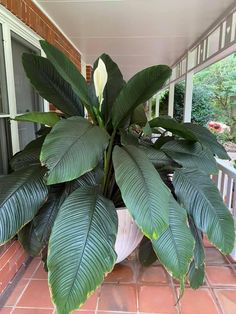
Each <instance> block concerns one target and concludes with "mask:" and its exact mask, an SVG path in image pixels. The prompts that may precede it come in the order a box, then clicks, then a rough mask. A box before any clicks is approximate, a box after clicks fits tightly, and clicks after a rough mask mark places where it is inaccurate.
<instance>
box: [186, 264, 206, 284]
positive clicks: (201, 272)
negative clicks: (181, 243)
mask: <svg viewBox="0 0 236 314" xmlns="http://www.w3.org/2000/svg"><path fill="white" fill-rule="evenodd" d="M188 275H189V282H190V287H191V288H192V289H198V288H199V287H201V286H202V285H203V283H204V278H205V264H202V265H200V266H199V267H196V265H195V262H194V261H192V263H191V264H190V268H189V274H188Z"/></svg>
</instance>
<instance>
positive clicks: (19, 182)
mask: <svg viewBox="0 0 236 314" xmlns="http://www.w3.org/2000/svg"><path fill="white" fill-rule="evenodd" d="M44 173H45V170H44V169H42V168H40V167H38V166H31V167H29V168H28V169H22V170H19V171H16V172H13V173H12V174H10V175H7V176H2V177H0V244H3V243H5V242H6V241H8V240H10V239H11V238H12V237H13V236H14V235H15V234H16V233H17V232H18V231H19V230H20V229H21V228H22V227H23V226H24V225H25V224H26V223H28V222H29V221H30V220H31V219H32V218H33V217H34V216H35V214H36V212H37V211H38V209H39V208H40V207H41V205H42V204H43V203H44V202H45V200H46V196H47V192H48V191H47V186H46V185H45V184H44V180H43V175H44Z"/></svg>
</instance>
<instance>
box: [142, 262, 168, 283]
mask: <svg viewBox="0 0 236 314" xmlns="http://www.w3.org/2000/svg"><path fill="white" fill-rule="evenodd" d="M139 281H140V282H152V283H156V284H160V283H161V284H167V283H168V274H167V273H166V271H165V269H164V268H163V267H162V266H150V267H145V268H144V267H142V268H141V270H140V276H139Z"/></svg>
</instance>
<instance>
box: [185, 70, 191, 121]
mask: <svg viewBox="0 0 236 314" xmlns="http://www.w3.org/2000/svg"><path fill="white" fill-rule="evenodd" d="M192 100H193V71H190V72H188V73H186V76H185V97H184V119H183V120H184V122H191V116H192Z"/></svg>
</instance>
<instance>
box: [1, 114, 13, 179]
mask: <svg viewBox="0 0 236 314" xmlns="http://www.w3.org/2000/svg"><path fill="white" fill-rule="evenodd" d="M11 156H12V151H11V136H10V123H9V120H8V119H7V118H6V119H0V175H3V174H7V172H8V162H9V159H10V157H11Z"/></svg>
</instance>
